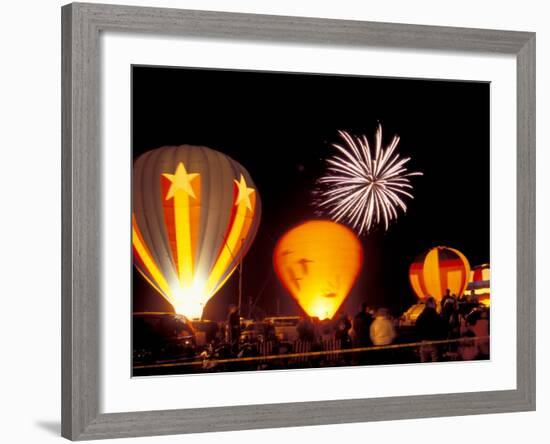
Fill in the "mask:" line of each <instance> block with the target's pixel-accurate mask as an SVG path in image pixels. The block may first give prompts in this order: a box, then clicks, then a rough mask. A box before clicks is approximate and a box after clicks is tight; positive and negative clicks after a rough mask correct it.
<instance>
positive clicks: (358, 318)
mask: <svg viewBox="0 0 550 444" xmlns="http://www.w3.org/2000/svg"><path fill="white" fill-rule="evenodd" d="M372 321H373V318H372V316H371V315H370V313H369V312H368V307H367V304H366V303H365V302H363V303H362V304H361V306H360V307H359V313H357V314H356V315H355V317H354V318H353V335H354V339H355V343H356V344H355V346H356V347H369V346H370V345H372V342H371V340H370V326H371V324H372Z"/></svg>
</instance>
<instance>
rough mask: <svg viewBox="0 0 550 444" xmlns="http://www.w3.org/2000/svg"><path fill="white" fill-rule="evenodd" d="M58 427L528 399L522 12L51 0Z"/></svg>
mask: <svg viewBox="0 0 550 444" xmlns="http://www.w3.org/2000/svg"><path fill="white" fill-rule="evenodd" d="M62 24H63V33H62V34H63V40H62V49H63V67H62V68H63V116H62V122H63V128H62V130H63V147H62V148H63V156H62V157H63V168H62V171H63V180H62V188H63V189H62V191H63V236H62V239H63V246H62V249H63V295H62V297H63V300H62V321H63V325H62V352H63V362H62V364H63V365H62V390H63V392H62V434H63V436H65V437H67V438H69V439H75V440H76V439H78V440H82V439H98V438H115V437H134V436H145V435H156V434H171V433H194V432H205V431H224V430H242V429H252V428H267V427H287V426H300V425H316V424H330V423H346V422H362V421H375V420H389V419H401V418H421V417H433V416H450V415H467V414H480V413H496V412H510V411H526V410H534V409H535V35H534V34H533V33H527V32H515V31H495V30H479V29H467V28H447V27H429V26H419V25H403V24H401V25H397V24H388V23H370V22H354V21H341V20H327V19H312V18H298V17H282V16H263V15H250V14H235V13H220V12H206V11H186V10H173V9H158V8H141V7H128V6H116V5H98V4H82V3H77V4H70V5H67V6H64V7H63V8H62Z"/></svg>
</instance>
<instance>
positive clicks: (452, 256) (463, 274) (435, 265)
mask: <svg viewBox="0 0 550 444" xmlns="http://www.w3.org/2000/svg"><path fill="white" fill-rule="evenodd" d="M469 277H470V264H469V262H468V259H466V256H464V255H463V254H462V253H461V252H460V251H458V250H455V249H454V248H449V247H435V248H432V249H431V250H429V251H426V252H424V253H422V254H421V255H419V256H417V257H416V258H415V260H414V262H413V263H412V264H411V266H410V268H409V280H410V283H411V287H412V288H413V290H414V292H415V293H416V295H417V296H418V297H419V298H420V299H425V298H427V297H428V296H432V297H433V298H435V300H437V301H440V300H441V299H442V298H443V295H444V294H445V292H446V290H447V289H449V290H450V291H451V293H452V294H455V295H457V296H460V295H462V294H463V293H464V290H465V289H466V286H467V284H468V280H469Z"/></svg>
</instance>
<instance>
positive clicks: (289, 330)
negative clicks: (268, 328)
mask: <svg viewBox="0 0 550 444" xmlns="http://www.w3.org/2000/svg"><path fill="white" fill-rule="evenodd" d="M300 319H301V318H300V316H273V317H268V318H265V320H264V321H265V322H269V323H270V324H272V325H273V327H274V328H275V336H276V337H277V339H279V341H291V342H292V341H296V340H297V339H298V330H297V329H296V327H297V326H298V323H299V322H300Z"/></svg>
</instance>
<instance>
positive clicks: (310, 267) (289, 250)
mask: <svg viewBox="0 0 550 444" xmlns="http://www.w3.org/2000/svg"><path fill="white" fill-rule="evenodd" d="M362 262H363V249H362V247H361V242H359V240H358V239H357V236H356V235H355V234H354V233H353V231H351V230H350V229H349V228H347V227H345V226H344V225H341V224H338V223H336V222H331V221H308V222H305V223H303V224H301V225H298V226H297V227H294V228H292V229H291V230H289V231H287V232H286V233H285V234H284V235H283V236H282V237H281V239H279V241H278V242H277V245H276V246H275V251H274V254H273V264H274V267H275V271H276V273H277V276H278V277H279V279H280V280H281V282H282V283H283V285H284V286H285V288H286V289H287V290H288V291H289V292H290V294H291V295H292V296H293V297H294V299H296V301H297V302H298V304H299V305H300V306H301V307H302V309H303V310H304V311H305V312H306V313H307V314H308V315H309V316H313V317H318V318H319V319H330V318H332V317H333V316H334V315H335V314H336V312H337V311H338V308H340V306H341V305H342V303H343V302H344V300H345V299H346V297H347V296H348V293H349V292H350V290H351V289H352V287H353V285H354V284H355V281H356V279H357V276H358V274H359V270H360V269H361V265H362Z"/></svg>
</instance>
